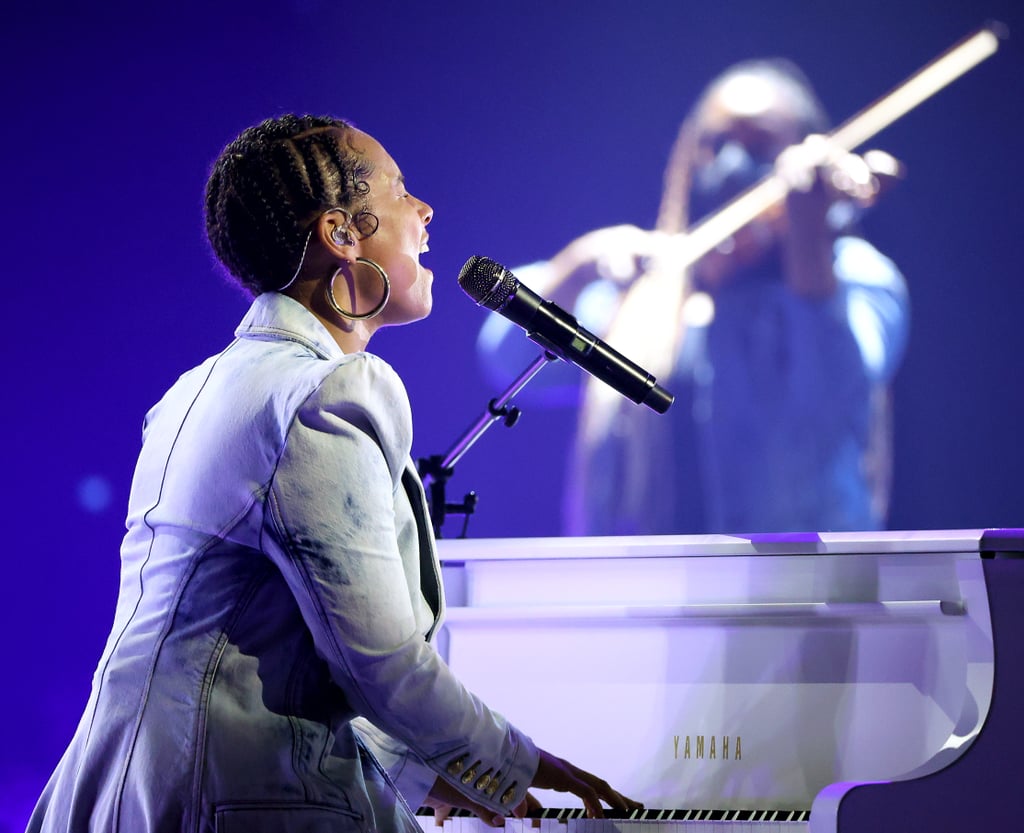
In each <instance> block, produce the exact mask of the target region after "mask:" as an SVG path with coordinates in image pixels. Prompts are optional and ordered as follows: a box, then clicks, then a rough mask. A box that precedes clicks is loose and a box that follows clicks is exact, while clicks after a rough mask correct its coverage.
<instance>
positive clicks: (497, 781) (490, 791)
mask: <svg viewBox="0 0 1024 833" xmlns="http://www.w3.org/2000/svg"><path fill="white" fill-rule="evenodd" d="M500 785H501V773H500V772H495V773H494V777H493V778H492V779H491V783H490V784H488V785H487V789H486V790H484V792H486V793H487V795H488V796H491V795H494V794H495V793H496V792H497V791H498V787H499V786H500Z"/></svg>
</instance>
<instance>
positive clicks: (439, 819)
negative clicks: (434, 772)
mask: <svg viewBox="0 0 1024 833" xmlns="http://www.w3.org/2000/svg"><path fill="white" fill-rule="evenodd" d="M423 803H424V804H425V805H426V806H427V807H430V808H432V809H433V811H434V823H435V824H436V825H437V826H438V827H441V826H442V825H443V824H444V820H445V819H446V818H448V816H449V815H450V814H451V812H452V810H453V809H455V808H456V807H458V808H459V809H462V810H469V811H470V812H472V813H474V814H476V815H477V816H478V817H479V818H480V819H481V820H482V821H483V822H484V824H486V825H488V826H489V827H503V826H504V824H505V820H504V818H503V817H502V815H501V814H500V813H495V812H494V811H493V810H488V809H487V808H486V807H484V806H483V805H482V804H477V803H476V802H475V801H473V800H472V799H470V798H468V797H467V796H465V795H463V794H462V793H460V792H459V791H458V790H457V789H455V787H453V786H452V785H451V784H449V783H448V782H447V781H445V780H444V779H443V778H436V779H435V780H434V786H433V787H431V788H430V792H429V793H428V794H427V797H426V798H425V799H423ZM524 803H525V802H524Z"/></svg>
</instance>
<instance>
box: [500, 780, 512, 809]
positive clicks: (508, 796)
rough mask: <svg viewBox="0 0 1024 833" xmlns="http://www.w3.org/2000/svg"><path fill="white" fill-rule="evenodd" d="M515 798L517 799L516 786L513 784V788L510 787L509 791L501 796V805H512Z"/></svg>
mask: <svg viewBox="0 0 1024 833" xmlns="http://www.w3.org/2000/svg"><path fill="white" fill-rule="evenodd" d="M515 797H516V785H515V784H513V785H512V786H511V787H509V788H508V789H507V790H505V792H503V793H502V794H501V803H502V804H511V803H512V799H513V798H515Z"/></svg>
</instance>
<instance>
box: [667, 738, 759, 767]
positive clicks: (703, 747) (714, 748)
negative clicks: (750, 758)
mask: <svg viewBox="0 0 1024 833" xmlns="http://www.w3.org/2000/svg"><path fill="white" fill-rule="evenodd" d="M680 741H682V752H681V754H680V749H679V746H680V743H679V742H680ZM705 752H706V754H707V760H709V761H712V760H714V761H717V760H723V761H728V760H729V759H730V754H731V756H732V760H734V761H741V760H743V739H742V737H741V736H740V735H721V736H719V735H673V736H672V757H673V759H674V760H679V758H680V757H682V759H683V760H684V761H689V760H691V759H693V758H699V759H702V760H703V759H704V757H705Z"/></svg>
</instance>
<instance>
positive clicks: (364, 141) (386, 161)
mask: <svg viewBox="0 0 1024 833" xmlns="http://www.w3.org/2000/svg"><path fill="white" fill-rule="evenodd" d="M348 141H349V145H350V147H352V148H353V149H354V150H355V151H356V152H358V153H359V154H361V155H362V156H363V157H364V158H365V159H366V160H367V161H369V162H370V163H371V164H372V165H373V168H374V170H373V173H372V174H371V175H370V176H369V179H368V184H369V186H370V192H369V200H368V202H369V206H368V210H369V211H371V212H372V213H373V214H374V215H375V216H376V217H377V219H378V221H379V225H378V227H377V231H376V232H374V233H373V234H372V235H370V236H369V237H367V238H364V239H362V240H360V241H359V242H358V247H359V248H358V254H359V256H360V257H366V258H370V259H371V260H373V261H375V262H376V263H377V264H379V265H380V267H381V268H382V269H383V270H384V271H385V272H387V274H388V277H389V278H390V280H391V299H390V300H389V301H388V304H387V306H386V307H385V308H384V311H383V312H382V313H381V314H380V323H381V324H382V325H385V326H387V325H392V324H405V323H408V322H410V321H418V320H419V319H421V318H425V317H426V316H427V315H429V314H430V308H431V305H432V303H433V299H432V296H431V286H432V284H433V281H434V273H433V272H431V271H430V269H427V268H426V267H424V266H421V265H420V255H421V254H422V253H424V252H426V251H427V237H428V235H427V230H426V226H427V223H429V222H430V220H431V218H432V217H433V215H434V210H433V209H432V208H431V207H430V206H429V205H427V204H426V203H425V202H423V201H422V200H419V199H417V198H416V197H414V196H412V194H410V193H409V192H408V190H407V189H406V187H405V178H404V177H403V176H402V172H401V170H399V168H398V165H397V164H396V163H395V160H394V159H392V158H391V156H390V155H389V154H388V152H387V151H386V150H384V148H383V146H382V145H381V144H380V142H378V141H377V140H376V139H374V138H373V137H372V136H369V135H367V134H366V133H362V132H361V131H353V134H352V135H351V136H350V137H349V140H348Z"/></svg>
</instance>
